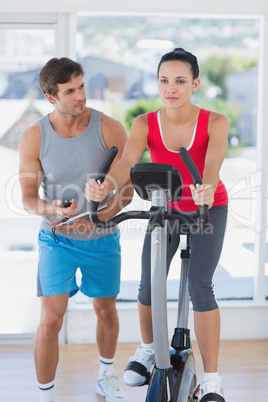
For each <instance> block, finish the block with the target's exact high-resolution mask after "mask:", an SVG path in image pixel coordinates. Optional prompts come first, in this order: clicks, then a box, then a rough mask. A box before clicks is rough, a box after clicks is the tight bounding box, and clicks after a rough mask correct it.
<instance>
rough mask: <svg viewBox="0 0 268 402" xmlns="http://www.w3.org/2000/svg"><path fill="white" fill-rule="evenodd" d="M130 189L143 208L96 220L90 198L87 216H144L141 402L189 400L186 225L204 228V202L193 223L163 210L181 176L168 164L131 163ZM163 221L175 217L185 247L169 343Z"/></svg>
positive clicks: (191, 366) (192, 386) (192, 378)
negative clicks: (146, 206)
mask: <svg viewBox="0 0 268 402" xmlns="http://www.w3.org/2000/svg"><path fill="white" fill-rule="evenodd" d="M116 154H117V148H116V147H112V148H111V149H110V150H109V152H108V154H107V156H106V159H105V161H104V162H103V164H102V166H101V167H100V170H99V176H98V178H97V181H98V182H102V181H103V180H104V177H105V174H106V173H107V171H108V169H109V166H110V165H111V163H112V161H113V159H114V157H115V156H116ZM179 155H180V156H181V158H182V159H183V161H184V163H185V165H186V166H187V168H188V170H189V171H190V173H191V176H192V178H193V182H194V184H195V185H196V186H198V185H200V184H202V181H201V177H200V175H199V172H198V170H197V168H196V166H195V165H194V163H193V161H192V159H191V157H190V155H189V154H188V152H187V150H186V149H185V148H180V150H179ZM130 178H131V181H132V184H133V186H134V189H135V190H136V192H137V193H138V195H139V196H140V197H141V198H142V199H144V200H150V201H151V205H152V206H151V209H150V210H149V211H128V212H123V213H120V214H118V215H116V216H115V217H113V218H112V219H110V220H108V221H105V222H103V221H100V220H99V218H98V216H97V208H98V203H96V202H92V201H91V203H90V213H89V215H90V218H91V220H92V222H93V223H94V224H95V225H96V226H98V227H102V228H109V227H111V226H114V225H117V224H118V223H120V222H122V221H125V220H127V219H148V221H149V222H148V223H149V224H148V227H149V230H150V231H151V285H152V286H151V288H152V321H153V336H154V346H155V365H154V367H153V371H152V374H151V376H150V379H149V381H148V390H147V394H146V399H145V401H147V402H169V401H170V402H194V401H197V400H198V397H197V394H198V390H199V385H198V382H197V376H196V371H195V362H194V356H193V352H192V349H191V340H190V330H189V329H188V315H189V292H188V265H189V257H190V241H189V233H190V230H191V228H193V227H194V230H195V231H196V230H198V231H199V232H200V233H202V232H204V231H205V230H206V227H207V225H208V222H209V215H208V209H207V206H200V208H199V212H200V221H199V225H198V226H197V223H196V222H195V221H194V220H193V219H192V218H191V217H190V216H189V215H185V214H183V213H180V212H177V211H170V210H167V202H169V201H177V200H180V198H181V196H182V184H183V183H182V179H181V176H180V173H179V171H178V170H177V169H175V168H174V167H173V166H171V165H165V164H158V163H146V164H137V165H135V166H134V167H133V168H132V169H131V171H130ZM167 220H179V222H180V225H179V226H180V234H183V235H186V246H185V249H183V250H181V275H180V287H179V296H178V320H177V327H176V328H175V330H174V335H173V338H172V341H171V348H170V347H169V336H168V329H167V328H168V327H167V297H166V252H167V247H166V242H167V235H166V234H167Z"/></svg>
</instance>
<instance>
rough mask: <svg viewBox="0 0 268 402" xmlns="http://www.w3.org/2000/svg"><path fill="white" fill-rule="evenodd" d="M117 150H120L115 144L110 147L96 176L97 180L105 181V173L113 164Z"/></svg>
mask: <svg viewBox="0 0 268 402" xmlns="http://www.w3.org/2000/svg"><path fill="white" fill-rule="evenodd" d="M117 152H118V148H117V147H116V146H115V145H113V146H112V147H111V148H110V149H109V151H108V153H107V155H106V157H105V159H104V161H103V162H102V164H101V166H100V168H99V171H98V177H97V178H96V181H100V182H101V183H102V182H103V180H104V178H105V175H106V173H107V172H108V170H109V167H110V166H111V164H112V162H113V160H114V158H115V157H116V155H117Z"/></svg>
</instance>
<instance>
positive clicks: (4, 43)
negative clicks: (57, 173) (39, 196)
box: [0, 25, 54, 334]
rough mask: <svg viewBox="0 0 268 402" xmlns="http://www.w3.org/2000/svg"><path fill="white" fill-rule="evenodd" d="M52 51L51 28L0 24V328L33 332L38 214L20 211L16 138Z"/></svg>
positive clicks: (43, 106) (36, 109)
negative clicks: (31, 214)
mask: <svg viewBox="0 0 268 402" xmlns="http://www.w3.org/2000/svg"><path fill="white" fill-rule="evenodd" d="M53 53H54V31H52V30H41V29H40V30H35V29H23V30H22V29H1V25H0V110H1V126H0V187H1V189H0V194H1V195H0V225H1V231H0V275H1V282H0V306H1V320H0V334H11V333H13V334H20V333H32V332H35V330H36V327H37V322H38V320H39V300H38V299H37V297H36V272H37V259H38V251H37V235H38V227H39V218H38V217H35V216H29V215H28V214H26V213H25V212H24V211H23V208H22V203H21V192H20V186H19V181H18V168H19V163H18V143H19V139H20V136H21V134H22V133H23V131H24V130H25V129H26V128H27V127H29V126H31V125H32V124H33V123H34V122H36V120H37V119H38V118H40V117H41V116H43V115H44V114H45V113H46V112H47V104H48V102H47V101H45V100H43V95H42V93H41V91H40V89H39V85H38V76H39V71H40V68H41V67H42V66H43V64H44V63H45V62H46V61H47V60H48V59H49V58H50V57H53Z"/></svg>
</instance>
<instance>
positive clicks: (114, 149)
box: [89, 145, 118, 227]
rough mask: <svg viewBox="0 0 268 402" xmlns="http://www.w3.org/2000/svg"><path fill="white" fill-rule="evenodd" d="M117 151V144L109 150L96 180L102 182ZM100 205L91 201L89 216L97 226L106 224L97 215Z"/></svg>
mask: <svg viewBox="0 0 268 402" xmlns="http://www.w3.org/2000/svg"><path fill="white" fill-rule="evenodd" d="M117 152H118V148H117V147H116V146H115V145H113V146H112V147H111V148H110V149H109V151H108V152H107V155H106V157H105V158H104V161H103V162H102V164H101V166H100V168H99V171H98V176H97V177H96V181H97V182H98V183H102V182H103V181H104V178H105V175H106V173H107V172H108V170H109V167H110V166H111V164H112V162H113V160H114V158H115V157H116V155H117ZM98 206H99V203H98V202H96V201H90V204H89V217H90V219H91V221H92V222H93V223H94V224H95V225H96V226H97V225H101V226H102V227H103V226H104V225H105V224H104V222H102V221H101V220H100V219H99V218H98V216H97V210H98Z"/></svg>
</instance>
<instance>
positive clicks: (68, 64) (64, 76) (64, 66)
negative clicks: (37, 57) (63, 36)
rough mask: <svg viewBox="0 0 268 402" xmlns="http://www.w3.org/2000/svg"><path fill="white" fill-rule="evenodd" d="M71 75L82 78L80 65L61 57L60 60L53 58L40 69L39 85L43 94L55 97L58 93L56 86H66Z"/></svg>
mask: <svg viewBox="0 0 268 402" xmlns="http://www.w3.org/2000/svg"><path fill="white" fill-rule="evenodd" d="M72 75H74V76H75V77H78V76H79V75H81V76H82V77H83V76H84V71H83V68H82V66H81V64H79V63H77V62H76V61H73V60H71V59H68V57H61V58H60V59H58V58H56V57H53V59H50V60H49V61H48V62H47V63H46V64H45V66H44V67H43V68H42V70H41V71H40V74H39V85H40V88H41V90H42V92H43V94H46V93H48V94H50V95H52V96H56V95H57V92H58V84H66V82H69V81H70V80H71V77H72Z"/></svg>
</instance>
